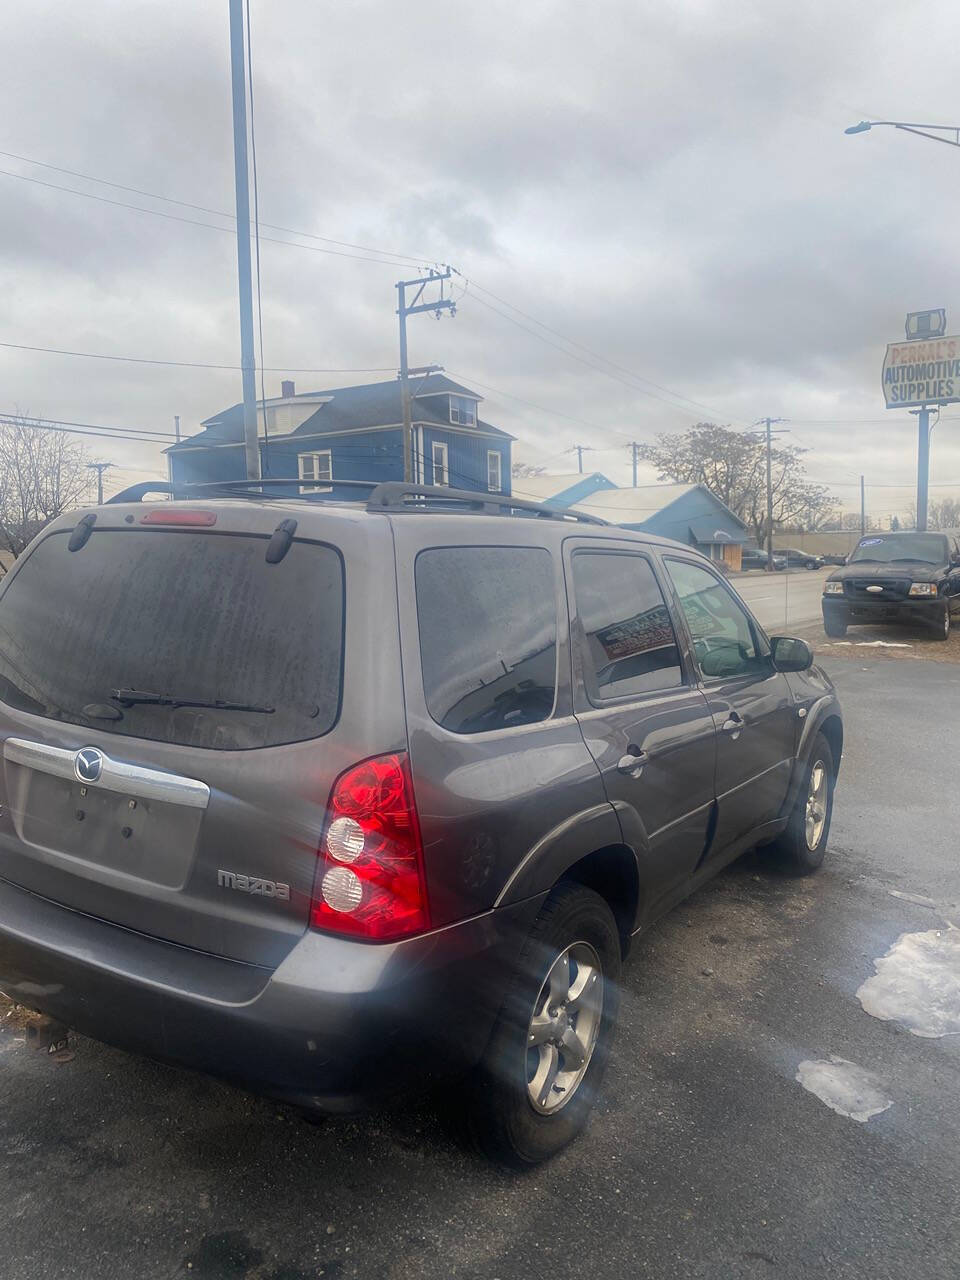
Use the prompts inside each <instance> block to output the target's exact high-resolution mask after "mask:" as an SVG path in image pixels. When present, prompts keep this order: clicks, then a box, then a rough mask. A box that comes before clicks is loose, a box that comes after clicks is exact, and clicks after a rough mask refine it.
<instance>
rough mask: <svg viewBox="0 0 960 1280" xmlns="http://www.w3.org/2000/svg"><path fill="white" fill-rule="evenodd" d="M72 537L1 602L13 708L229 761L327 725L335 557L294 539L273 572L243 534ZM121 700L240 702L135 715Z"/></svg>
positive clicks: (22, 576) (340, 593)
mask: <svg viewBox="0 0 960 1280" xmlns="http://www.w3.org/2000/svg"><path fill="white" fill-rule="evenodd" d="M68 536H69V534H68V533H66V532H65V533H55V534H51V535H50V536H49V537H47V538H45V539H44V540H43V541H42V542H41V543H39V545H38V546H37V547H35V548H34V550H33V551H32V552H31V553H30V556H29V558H28V560H27V561H26V563H25V564H24V565H23V566H22V567H21V568H20V569H19V571H18V572H17V573H16V574H15V575H14V577H13V578H12V579H11V581H10V582H9V583H8V585H7V587H6V590H5V591H4V592H3V595H2V596H0V699H2V700H3V701H4V702H6V703H8V704H9V705H10V706H12V707H15V708H17V709H19V710H22V711H29V712H33V713H34V714H36V715H41V716H45V717H47V718H48V719H52V720H61V721H65V722H68V723H71V724H80V725H89V726H91V727H96V728H97V729H98V730H100V731H105V732H108V733H116V734H124V735H130V736H135V737H142V738H151V739H153V740H155V741H158V742H175V743H182V744H184V745H189V746H195V747H214V748H220V749H242V748H251V747H268V746H275V745H278V744H280V743H284V742H295V741H302V740H304V739H307V738H315V737H319V736H320V735H322V734H324V733H326V732H328V730H329V729H330V728H332V726H333V724H334V723H335V721H336V719H337V715H338V712H339V705H340V688H341V666H342V659H343V598H344V578H343V568H342V562H341V558H340V555H339V553H338V552H337V551H336V550H334V549H333V548H332V547H329V546H323V545H317V544H311V543H305V542H294V543H293V545H292V546H291V548H290V550H289V552H288V553H287V555H286V556H285V557H284V558H283V560H282V561H281V562H280V563H279V564H267V563H266V560H265V555H266V548H267V540H266V539H264V538H258V537H250V536H244V535H231V534H220V533H196V532H190V533H184V532H171V531H160V530H151V531H149V532H148V531H146V530H138V529H131V530H129V531H127V530H116V531H113V530H105V531H95V532H94V534H93V536H92V537H91V538H90V540H89V542H88V543H87V544H86V546H84V547H83V548H82V549H81V550H80V551H77V552H70V551H68V550H67V539H68ZM124 690H126V691H131V690H137V691H143V692H148V693H156V694H160V695H163V696H164V697H165V698H169V699H172V700H174V701H181V702H183V703H189V702H204V703H211V702H225V703H232V704H235V705H234V706H233V707H231V708H217V707H215V706H203V707H201V706H189V705H181V706H171V705H163V704H161V705H149V704H145V705H125V704H124V701H123V699H122V698H118V696H117V694H118V692H119V691H124ZM245 708H247V709H245ZM248 708H257V709H255V710H254V709H248Z"/></svg>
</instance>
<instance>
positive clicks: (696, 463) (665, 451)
mask: <svg viewBox="0 0 960 1280" xmlns="http://www.w3.org/2000/svg"><path fill="white" fill-rule="evenodd" d="M804 452H805V450H803V449H799V448H797V447H796V446H795V445H789V446H786V447H781V448H777V449H774V450H773V451H772V453H771V460H772V464H773V465H772V477H773V521H774V524H778V525H785V524H793V525H797V526H800V527H801V528H803V529H817V528H820V527H822V524H823V523H824V522H826V521H829V520H831V519H832V518H834V516H835V513H834V507H835V499H834V498H833V497H832V496H831V495H830V493H829V492H828V491H827V489H825V488H824V486H823V485H820V484H813V483H812V482H811V481H809V480H807V478H806V475H805V474H804V469H803V461H802V459H803V454H804ZM640 456H641V457H642V458H644V459H645V460H646V461H647V462H652V463H653V465H654V466H655V467H656V468H657V470H658V471H659V472H660V478H661V479H662V480H673V481H674V482H675V483H678V484H703V485H706V487H707V488H708V489H709V490H710V491H711V492H712V493H714V494H716V496H717V497H718V498H719V499H720V500H721V501H722V502H724V503H726V505H727V506H728V507H729V508H730V510H731V511H733V512H734V513H735V514H736V515H738V516H739V517H740V519H741V520H743V521H744V523H745V524H747V525H749V526H750V527H751V528H752V530H753V533H754V535H755V537H756V538H757V541H758V542H760V541H762V539H763V535H764V532H765V529H766V523H767V472H766V466H767V462H766V458H767V454H766V445H765V444H763V443H762V442H761V441H759V440H758V439H757V438H756V436H754V435H751V434H748V433H744V432H742V431H733V430H731V428H730V427H721V426H717V424H716V423H714V422H698V423H697V425H696V426H695V427H691V428H690V430H689V431H685V432H683V433H682V434H679V435H668V434H663V435H659V436H657V439H656V443H655V444H647V445H643V446H642V447H641V449H640Z"/></svg>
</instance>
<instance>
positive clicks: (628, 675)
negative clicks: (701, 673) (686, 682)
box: [572, 551, 683, 698]
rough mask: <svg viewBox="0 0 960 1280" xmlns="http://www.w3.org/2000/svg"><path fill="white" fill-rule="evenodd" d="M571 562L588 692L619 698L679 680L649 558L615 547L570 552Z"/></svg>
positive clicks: (677, 663) (670, 629)
mask: <svg viewBox="0 0 960 1280" xmlns="http://www.w3.org/2000/svg"><path fill="white" fill-rule="evenodd" d="M572 564H573V590H574V595H575V596H576V601H577V614H578V616H579V618H580V624H581V626H582V627H583V631H584V634H585V636H586V644H587V653H586V654H585V655H584V673H585V678H586V680H587V689H588V692H589V693H590V694H591V695H592V696H593V697H594V698H624V697H630V696H631V695H636V694H641V693H651V692H654V691H655V690H657V689H673V688H675V687H676V686H678V685H680V684H682V683H683V676H682V673H681V670H680V653H679V650H678V649H677V638H676V636H675V635H674V631H673V623H672V622H671V621H670V614H669V612H668V610H667V606H666V602H665V601H664V598H663V594H662V592H661V591H660V587H659V586H658V585H657V580H656V578H655V577H654V575H653V570H652V569H651V567H650V563H649V561H648V560H647V559H646V558H645V557H644V556H638V555H630V554H625V553H621V552H617V551H576V552H574V554H573V561H572Z"/></svg>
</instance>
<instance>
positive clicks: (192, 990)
mask: <svg viewBox="0 0 960 1280" xmlns="http://www.w3.org/2000/svg"><path fill="white" fill-rule="evenodd" d="M540 905H541V899H540V898H535V899H529V900H527V901H525V902H521V903H518V904H516V905H514V906H512V907H508V908H501V909H498V910H495V911H490V912H487V913H486V914H484V915H482V916H478V917H475V918H474V919H472V920H468V921H464V922H461V923H459V924H456V925H452V926H449V927H447V928H444V929H438V930H436V931H435V932H432V933H429V934H424V935H422V936H420V937H417V938H411V939H407V940H405V941H403V942H397V943H386V944H369V943H361V942H354V941H350V940H344V939H341V938H335V937H331V936H329V935H325V934H319V933H310V932H308V933H306V934H305V935H304V937H303V938H302V939H301V940H300V941H299V942H298V943H297V944H296V946H295V947H294V948H293V950H292V951H291V952H290V954H289V955H288V956H287V958H286V959H285V960H284V961H283V962H282V963H281V964H280V965H279V967H278V968H277V969H275V970H273V971H270V970H266V969H260V968H257V967H255V966H251V965H247V964H240V963H237V962H234V961H231V960H225V959H222V958H220V957H216V956H210V955H207V954H205V953H203V952H197V951H191V950H188V949H186V948H183V947H177V946H172V945H171V944H169V943H165V942H161V941H158V940H157V939H154V938H149V937H145V936H144V935H142V934H137V933H131V932H129V931H127V930H124V929H120V928H117V927H116V926H114V925H111V924H109V923H106V922H104V921H102V920H96V919H93V918H91V917H89V916H83V915H80V914H79V913H78V912H75V911H70V910H68V909H67V908H65V907H61V906H59V905H57V904H55V903H52V902H50V901H48V900H47V899H44V898H39V897H37V896H36V895H34V894H31V893H28V892H26V891H25V890H22V889H19V888H16V887H15V886H13V885H10V884H8V883H6V882H3V881H0V990H3V991H5V992H6V994H7V995H8V996H10V998H11V999H13V1000H16V1001H17V1002H18V1003H21V1004H24V1005H27V1006H28V1007H30V1008H34V1009H39V1010H40V1011H41V1012H43V1013H46V1014H49V1015H50V1016H51V1017H53V1018H57V1019H58V1020H60V1021H61V1022H64V1023H66V1024H67V1025H68V1026H70V1027H73V1028H75V1029H76V1030H77V1031H80V1032H82V1033H83V1034H85V1035H89V1036H92V1037H94V1038H96V1039H100V1040H104V1041H106V1042H107V1043H110V1044H114V1045H117V1046H119V1047H121V1048H125V1049H130V1050H132V1051H134V1052H137V1053H143V1054H146V1055H147V1056H150V1057H154V1058H159V1059H161V1060H164V1061H168V1062H173V1063H177V1064H179V1065H181V1066H187V1067H192V1068H195V1069H197V1070H200V1071H205V1072H209V1073H210V1074H212V1075H217V1076H220V1077H222V1078H224V1079H228V1080H231V1081H233V1082H235V1083H237V1084H240V1085H243V1086H244V1087H249V1088H252V1089H254V1090H255V1091H257V1092H260V1093H265V1094H268V1095H270V1096H272V1097H277V1098H281V1099H283V1100H285V1101H287V1102H292V1103H294V1104H296V1105H299V1106H304V1107H309V1108H312V1109H316V1110H321V1111H350V1110H356V1109H358V1108H361V1107H363V1106H365V1105H368V1104H370V1103H373V1102H375V1101H376V1100H377V1099H379V1098H381V1097H383V1096H384V1095H387V1094H390V1093H393V1092H396V1091H399V1090H402V1089H403V1088H404V1087H406V1086H408V1085H409V1084H411V1083H412V1082H414V1081H416V1082H417V1083H422V1082H425V1081H428V1080H429V1079H430V1078H431V1077H433V1076H441V1075H443V1074H444V1073H446V1072H448V1071H450V1070H451V1069H456V1068H458V1067H468V1066H470V1065H472V1064H474V1063H475V1062H476V1061H477V1060H478V1059H479V1057H480V1055H481V1054H482V1052H483V1050H484V1047H485V1045H486V1042H487V1039H488V1038H489V1034H490V1031H491V1029H492V1026H493V1022H494V1019H495V1018H496V1015H497V1012H498V1011H499V1008H500V1004H501V1001H502V999H503V994H504V991H505V988H506V984H507V982H508V980H509V976H510V973H511V971H512V968H513V965H514V962H515V960H516V956H517V954H518V952H519V950H520V947H521V946H522V944H523V940H524V938H525V937H526V935H527V933H528V932H529V929H530V926H531V925H532V923H533V920H534V918H535V916H536V914H537V911H538V910H539V907H540Z"/></svg>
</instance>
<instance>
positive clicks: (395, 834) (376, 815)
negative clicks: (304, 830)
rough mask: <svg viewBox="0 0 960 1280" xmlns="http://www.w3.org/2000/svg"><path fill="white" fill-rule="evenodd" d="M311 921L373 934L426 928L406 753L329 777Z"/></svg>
mask: <svg viewBox="0 0 960 1280" xmlns="http://www.w3.org/2000/svg"><path fill="white" fill-rule="evenodd" d="M310 923H311V925H312V926H313V928H315V929H324V930H326V931H327V932H330V933H349V934H353V935H354V936H356V937H360V938H367V939H369V940H370V941H372V942H385V941H387V940H388V939H392V938H400V937H404V936H406V935H407V934H411V933H420V932H422V931H423V930H424V929H426V928H428V926H429V916H428V913H427V891H426V884H425V882H424V875H423V845H422V843H421V839H420V823H419V821H418V820H417V810H416V804H415V802H414V797H413V782H412V780H411V777H410V765H409V762H408V760H407V756H406V754H405V753H403V752H398V753H396V754H394V755H388V756H377V757H375V758H374V759H372V760H364V761H363V763H362V764H358V765H354V767H353V768H352V769H348V770H347V771H346V773H342V774H341V775H340V777H339V778H338V779H337V781H336V782H335V783H334V785H333V791H332V792H331V795H330V805H329V810H328V814H327V826H326V830H325V831H324V833H323V840H322V841H321V844H320V856H319V860H318V863H317V873H316V883H315V886H314V891H313V902H312V904H311V907H310Z"/></svg>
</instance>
